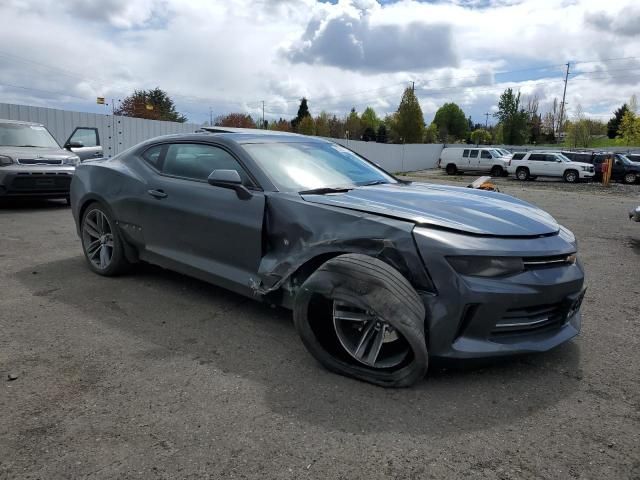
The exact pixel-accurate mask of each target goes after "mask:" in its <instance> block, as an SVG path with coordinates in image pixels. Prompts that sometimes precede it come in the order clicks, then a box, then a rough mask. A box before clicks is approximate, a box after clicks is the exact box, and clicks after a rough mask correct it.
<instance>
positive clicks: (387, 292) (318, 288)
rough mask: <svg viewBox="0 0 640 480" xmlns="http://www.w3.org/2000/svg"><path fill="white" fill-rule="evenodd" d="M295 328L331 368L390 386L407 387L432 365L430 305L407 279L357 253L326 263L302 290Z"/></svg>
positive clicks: (294, 315)
mask: <svg viewBox="0 0 640 480" xmlns="http://www.w3.org/2000/svg"><path fill="white" fill-rule="evenodd" d="M293 319H294V323H295V326H296V330H297V331H298V333H299V334H300V337H301V339H302V342H303V343H304V345H305V346H306V347H307V349H308V350H309V352H310V353H311V354H312V355H313V356H314V357H315V358H316V360H318V361H319V362H320V363H321V364H322V365H323V366H325V367H326V368H327V369H329V370H331V371H333V372H335V373H338V374H340V375H345V376H348V377H353V378H357V379H359V380H363V381H366V382H370V383H374V384H376V385H381V386H385V387H407V386H410V385H412V384H414V383H415V382H417V381H419V380H420V379H422V378H423V377H424V375H425V373H426V371H427V368H428V354H427V346H426V341H425V332H424V322H425V309H424V305H423V303H422V301H421V300H420V297H419V296H418V294H417V293H416V291H415V290H414V289H413V287H412V286H411V284H410V283H409V282H408V281H407V279H406V278H405V277H404V276H403V275H402V274H401V273H400V272H398V271H397V270H396V269H394V268H393V267H391V266H390V265H388V264H387V263H385V262H383V261H381V260H378V259H376V258H373V257H369V256H366V255H359V254H347V255H340V256H338V257H336V258H333V259H331V260H329V261H327V262H326V263H324V264H323V265H322V266H321V267H320V268H319V269H318V270H316V271H315V272H314V273H313V274H312V275H311V276H310V277H309V278H308V279H307V280H306V281H305V282H304V284H303V285H302V287H301V288H300V290H299V292H298V294H297V296H296V300H295V306H294V313H293Z"/></svg>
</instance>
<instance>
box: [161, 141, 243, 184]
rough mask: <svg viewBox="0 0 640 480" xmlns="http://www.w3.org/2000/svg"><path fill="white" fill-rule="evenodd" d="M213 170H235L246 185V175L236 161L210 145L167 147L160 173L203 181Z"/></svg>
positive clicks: (191, 144) (182, 144)
mask: <svg viewBox="0 0 640 480" xmlns="http://www.w3.org/2000/svg"><path fill="white" fill-rule="evenodd" d="M214 170H237V171H238V173H239V174H240V177H241V178H242V181H243V183H248V177H247V174H246V173H245V171H244V170H243V169H242V167H241V166H240V164H239V163H238V162H237V161H236V159H235V158H233V157H232V156H231V154H230V153H228V152H227V151H225V150H223V149H221V148H219V147H214V146H212V145H200V144H195V143H176V144H173V145H169V148H168V149H167V153H166V154H165V158H164V162H163V165H162V172H163V173H165V174H167V175H174V176H176V177H184V178H190V179H194V180H203V181H206V180H207V178H208V177H209V175H211V172H213V171H214Z"/></svg>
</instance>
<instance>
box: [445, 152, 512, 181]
mask: <svg viewBox="0 0 640 480" xmlns="http://www.w3.org/2000/svg"><path fill="white" fill-rule="evenodd" d="M508 164H509V157H508V156H505V155H504V154H503V153H502V152H500V151H499V150H497V149H495V148H490V147H475V148H474V147H470V148H460V147H446V148H443V149H442V152H441V153H440V159H439V160H438V168H444V169H445V170H446V171H447V173H448V174H449V175H455V174H456V173H462V172H485V173H490V174H491V176H492V177H501V176H505V175H507V166H508Z"/></svg>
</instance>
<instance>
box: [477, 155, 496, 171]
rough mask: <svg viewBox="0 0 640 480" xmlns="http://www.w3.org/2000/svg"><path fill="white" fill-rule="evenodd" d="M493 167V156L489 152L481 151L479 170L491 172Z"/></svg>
mask: <svg viewBox="0 0 640 480" xmlns="http://www.w3.org/2000/svg"><path fill="white" fill-rule="evenodd" d="M491 167H493V156H492V155H491V152H489V150H480V161H479V162H478V169H479V170H483V171H486V172H488V171H490V170H491Z"/></svg>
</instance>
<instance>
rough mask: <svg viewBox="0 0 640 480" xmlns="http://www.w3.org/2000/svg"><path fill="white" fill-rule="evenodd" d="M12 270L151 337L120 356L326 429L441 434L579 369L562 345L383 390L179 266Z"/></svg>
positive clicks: (558, 390)
mask: <svg viewBox="0 0 640 480" xmlns="http://www.w3.org/2000/svg"><path fill="white" fill-rule="evenodd" d="M16 275H17V278H18V280H19V281H20V282H21V283H23V284H24V285H25V286H26V287H27V288H28V289H29V290H30V291H31V292H32V294H33V295H35V296H41V297H47V298H49V299H50V300H52V301H55V302H62V303H64V304H67V305H69V306H72V307H73V308H75V309H77V310H78V311H80V312H82V313H83V314H84V315H86V316H87V318H91V319H92V320H93V321H98V322H102V323H105V324H107V325H108V326H110V327H114V328H117V329H120V330H122V331H124V332H126V333H127V334H129V335H133V336H137V337H139V338H141V339H143V340H144V344H145V345H152V347H151V348H149V349H147V350H141V351H137V352H134V353H133V354H132V357H133V358H130V359H126V360H124V361H127V362H135V361H136V358H141V357H149V358H156V359H158V358H160V359H163V358H165V357H166V358H167V359H168V358H169V357H172V356H174V355H183V356H186V357H187V358H190V359H191V360H192V361H193V362H197V363H198V364H200V365H204V366H208V365H210V366H211V368H212V370H213V369H214V368H215V369H221V370H222V371H223V372H228V373H231V374H235V375H239V376H241V377H243V378H246V379H249V380H251V381H253V382H258V383H259V384H261V385H262V386H263V387H264V390H265V402H266V405H267V407H268V408H269V409H271V410H272V411H273V412H275V413H277V414H279V415H282V416H283V417H284V418H290V419H292V420H296V421H302V422H307V423H308V424H312V425H319V426H322V427H323V428H326V429H327V430H329V431H333V430H338V431H345V432H354V433H382V432H398V431H402V432H405V433H406V432H409V433H419V434H426V435H429V434H430V432H433V435H438V436H442V435H446V434H451V433H456V434H459V433H461V432H469V431H476V430H481V429H486V428H491V427H494V426H497V425H503V424H507V425H508V424H509V423H512V422H515V421H517V420H518V419H520V418H522V417H526V416H529V415H532V414H533V413H535V412H536V411H539V410H543V409H546V408H549V407H551V406H553V405H555V404H556V403H558V402H559V401H561V400H562V399H563V398H566V397H568V396H571V395H573V394H574V393H575V392H577V390H578V386H579V383H580V379H581V370H580V350H579V347H578V345H577V344H576V343H570V344H568V345H565V346H563V347H560V348H558V349H556V350H554V351H552V352H549V353H547V354H543V355H538V356H527V357H522V358H519V359H516V360H511V361H509V362H504V361H503V362H500V363H495V364H493V365H491V366H484V367H482V368H466V369H459V368H457V369H453V370H452V369H442V368H438V369H435V370H433V371H431V372H430V373H429V376H428V378H427V379H426V380H425V381H423V382H422V383H420V384H418V385H417V386H415V387H413V388H411V389H403V390H386V389H383V388H379V387H374V386H371V385H368V384H364V383H360V382H357V381H355V380H351V379H347V378H343V377H340V376H337V375H334V374H331V373H329V372H327V371H325V370H324V369H323V368H322V367H321V366H319V365H318V364H317V363H316V362H315V361H314V360H313V358H312V357H311V356H310V355H309V354H308V353H307V352H306V351H305V349H304V347H303V346H302V344H301V342H300V341H299V339H298V336H297V334H296V332H295V330H294V327H293V324H292V321H291V314H290V312H288V311H286V310H283V309H275V308H271V307H269V306H268V305H265V304H261V303H258V302H253V301H250V300H247V299H246V298H244V297H241V296H238V295H235V294H233V293H230V292H228V291H226V290H222V289H219V288H216V287H214V286H211V285H209V284H206V283H203V282H200V281H197V280H194V279H191V278H188V277H184V276H182V275H179V274H175V273H172V272H168V271H165V270H162V269H159V268H156V267H152V266H148V265H141V266H138V267H137V268H136V269H135V270H134V271H133V272H132V273H130V274H129V275H127V276H123V277H119V278H104V277H99V276H97V275H95V274H93V273H91V272H90V271H89V270H88V268H87V267H86V266H85V264H84V259H83V258H82V257H80V256H78V257H74V258H71V259H66V260H63V261H57V262H52V263H45V264H42V265H40V266H37V267H30V268H29V269H28V270H24V271H22V272H19V273H18V274H16Z"/></svg>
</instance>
